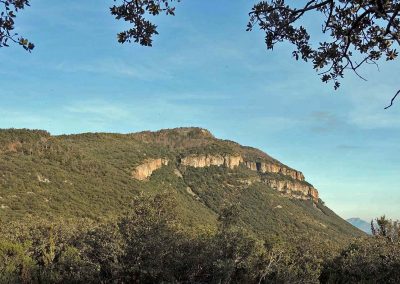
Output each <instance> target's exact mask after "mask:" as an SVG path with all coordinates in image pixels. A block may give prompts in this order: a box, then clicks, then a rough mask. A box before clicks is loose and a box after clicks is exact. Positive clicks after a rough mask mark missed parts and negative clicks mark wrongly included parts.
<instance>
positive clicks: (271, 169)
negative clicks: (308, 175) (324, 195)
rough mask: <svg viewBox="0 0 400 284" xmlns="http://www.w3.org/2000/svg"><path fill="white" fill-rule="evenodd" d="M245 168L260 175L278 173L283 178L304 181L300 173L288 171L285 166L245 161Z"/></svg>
mask: <svg viewBox="0 0 400 284" xmlns="http://www.w3.org/2000/svg"><path fill="white" fill-rule="evenodd" d="M245 165H246V167H248V168H249V169H251V170H253V171H258V172H261V173H279V174H283V175H285V176H290V177H291V178H293V179H296V180H300V181H304V175H303V173H302V172H299V171H296V170H293V169H289V168H287V167H285V166H281V165H277V164H272V163H264V162H252V161H246V162H245Z"/></svg>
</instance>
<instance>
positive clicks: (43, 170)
mask: <svg viewBox="0 0 400 284" xmlns="http://www.w3.org/2000/svg"><path fill="white" fill-rule="evenodd" d="M149 161H150V162H151V163H154V164H152V165H150V164H151V163H150V164H149V165H146V163H148V162H149ZM138 167H139V169H138ZM0 170H1V172H2V175H1V176H0V197H1V198H0V207H1V208H0V218H1V220H2V221H3V222H6V223H7V222H8V221H17V222H24V220H27V219H28V218H43V219H57V218H60V217H61V218H89V219H92V220H101V219H103V218H115V217H118V216H121V214H122V213H123V212H125V211H126V210H128V209H129V206H130V200H132V198H134V196H137V195H138V194H142V193H143V194H148V195H153V194H156V193H157V192H162V191H170V192H172V193H174V194H175V196H176V198H177V200H178V204H177V206H178V207H177V208H178V210H179V212H180V218H181V220H182V222H183V224H185V226H186V227H187V228H193V230H197V229H196V228H201V227H209V226H215V224H216V222H217V216H218V214H219V212H220V210H221V208H223V206H225V205H226V204H236V205H237V206H238V207H239V211H240V219H241V220H242V221H241V222H242V223H241V224H242V226H243V227H245V228H247V229H248V230H250V231H251V232H253V233H254V234H257V235H259V236H263V235H272V236H279V237H280V238H283V239H288V238H290V236H291V235H303V236H307V238H310V237H312V238H314V237H315V236H318V238H320V240H324V241H326V240H329V241H330V242H333V243H337V242H343V241H346V240H348V239H350V238H352V237H354V236H361V235H362V233H361V231H359V230H358V229H356V228H354V227H353V226H351V225H350V224H348V223H347V222H345V221H344V220H343V219H341V218H340V217H339V216H337V215H336V214H335V213H334V212H333V211H332V210H330V209H329V208H327V207H326V206H325V205H324V202H323V201H322V200H321V199H319V196H318V191H316V190H315V189H314V187H313V186H312V185H311V184H309V183H307V182H306V181H305V179H304V176H303V175H302V174H301V172H300V171H297V170H295V169H292V168H291V167H289V166H286V165H284V164H283V163H281V162H280V161H278V160H276V159H274V158H272V157H271V156H269V155H268V154H266V153H264V152H263V151H261V150H258V149H255V148H252V147H248V146H241V145H240V144H238V143H236V142H233V141H229V140H221V139H217V138H215V137H214V136H213V135H212V134H211V133H210V132H209V131H208V130H205V129H202V128H196V127H190V128H188V127H186V128H175V129H167V130H160V131H157V132H150V131H144V132H139V133H130V134H116V133H84V134H73V135H56V136H52V135H50V133H48V132H47V131H42V130H26V129H22V130H21V129H8V130H0ZM141 171H142V172H141ZM146 172H147V173H146ZM310 189H314V190H315V192H314V195H313V191H311V192H310ZM7 220H8V221H7Z"/></svg>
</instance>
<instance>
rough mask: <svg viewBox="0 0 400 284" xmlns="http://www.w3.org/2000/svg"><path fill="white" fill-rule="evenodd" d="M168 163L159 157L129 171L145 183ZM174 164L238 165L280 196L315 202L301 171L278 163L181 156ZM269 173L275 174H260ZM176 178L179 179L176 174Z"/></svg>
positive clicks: (233, 157)
mask: <svg viewBox="0 0 400 284" xmlns="http://www.w3.org/2000/svg"><path fill="white" fill-rule="evenodd" d="M168 162H169V161H168V160H167V159H163V158H158V159H148V160H145V161H144V162H143V163H142V164H140V165H139V166H137V167H136V168H135V169H134V171H133V172H132V177H133V178H135V179H137V180H142V181H143V180H146V179H148V178H149V177H150V176H151V175H152V173H153V172H154V171H155V170H157V169H159V168H161V167H162V166H164V165H168ZM177 165H178V166H184V167H194V168H204V167H211V166H217V167H222V166H223V167H227V168H229V169H235V168H237V167H239V166H240V165H244V166H245V167H247V168H248V169H250V170H252V171H255V172H258V173H259V174H260V177H261V176H262V179H261V178H260V179H259V180H260V181H261V180H262V182H264V183H266V184H267V185H268V186H269V187H271V188H273V189H276V190H277V191H279V192H281V193H282V194H284V195H287V196H290V197H293V198H297V199H311V200H313V201H314V202H318V191H317V189H315V188H314V187H313V186H312V185H310V184H308V183H306V182H305V180H304V175H303V174H302V173H301V172H299V171H296V170H294V169H291V168H288V167H286V166H284V165H282V164H274V163H271V162H264V161H263V162H260V161H258V162H254V161H248V160H245V159H244V158H243V157H242V156H241V155H238V154H232V155H228V154H225V155H219V154H214V155H211V154H199V155H188V156H184V157H182V158H180V159H179V158H178V159H177ZM176 172H179V170H177V169H176ZM269 173H270V174H278V175H277V176H273V175H263V174H269ZM175 174H176V173H175ZM176 175H177V174H176ZM177 176H179V177H182V175H181V174H180V172H179V175H177ZM285 177H287V178H285Z"/></svg>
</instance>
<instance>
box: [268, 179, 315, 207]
mask: <svg viewBox="0 0 400 284" xmlns="http://www.w3.org/2000/svg"><path fill="white" fill-rule="evenodd" d="M263 182H264V183H266V184H268V186H270V187H271V188H273V189H276V190H278V191H279V192H282V193H285V194H288V195H290V196H291V197H294V198H298V199H312V200H313V201H314V202H318V190H317V189H315V188H314V187H313V186H311V185H307V184H304V183H301V182H298V181H290V180H275V179H265V180H263Z"/></svg>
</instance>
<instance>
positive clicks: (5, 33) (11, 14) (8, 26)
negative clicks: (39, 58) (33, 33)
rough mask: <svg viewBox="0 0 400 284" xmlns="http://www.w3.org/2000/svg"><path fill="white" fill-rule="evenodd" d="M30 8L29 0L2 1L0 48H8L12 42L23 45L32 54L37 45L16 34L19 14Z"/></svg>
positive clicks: (0, 9)
mask: <svg viewBox="0 0 400 284" xmlns="http://www.w3.org/2000/svg"><path fill="white" fill-rule="evenodd" d="M26 6H29V0H0V11H1V13H0V48H1V47H8V46H9V43H10V42H13V43H17V44H19V45H21V46H22V47H23V48H24V49H25V50H27V51H29V52H31V51H32V49H33V48H34V47H35V45H34V44H33V43H32V42H30V41H29V40H28V39H26V38H23V37H21V36H18V34H17V33H15V32H14V28H15V18H16V15H17V13H18V12H19V11H20V10H22V9H24V8H25V7H26Z"/></svg>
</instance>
